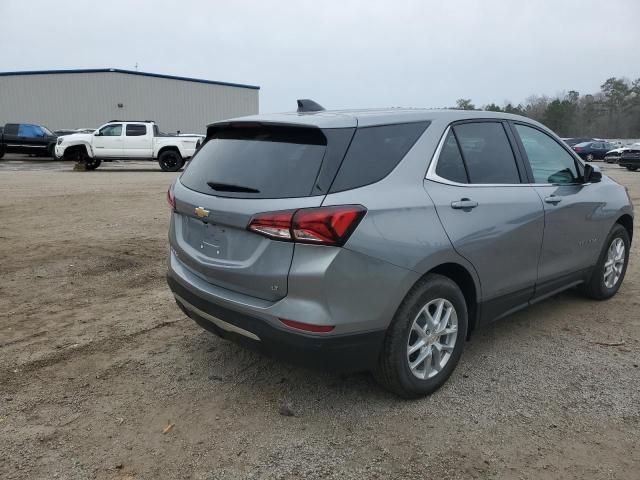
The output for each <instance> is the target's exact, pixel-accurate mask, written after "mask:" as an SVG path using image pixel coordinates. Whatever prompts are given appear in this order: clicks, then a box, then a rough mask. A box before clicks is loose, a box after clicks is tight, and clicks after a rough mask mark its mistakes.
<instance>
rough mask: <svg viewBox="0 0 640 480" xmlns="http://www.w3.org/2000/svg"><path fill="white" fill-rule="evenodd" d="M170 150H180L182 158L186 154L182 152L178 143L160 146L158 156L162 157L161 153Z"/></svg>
mask: <svg viewBox="0 0 640 480" xmlns="http://www.w3.org/2000/svg"><path fill="white" fill-rule="evenodd" d="M168 151H174V152H178V154H179V155H180V156H181V157H182V158H184V155H183V154H182V151H181V150H180V147H179V146H177V145H166V146H164V147H162V148H160V150H158V155H157V158H160V155H162V154H163V153H164V152H168Z"/></svg>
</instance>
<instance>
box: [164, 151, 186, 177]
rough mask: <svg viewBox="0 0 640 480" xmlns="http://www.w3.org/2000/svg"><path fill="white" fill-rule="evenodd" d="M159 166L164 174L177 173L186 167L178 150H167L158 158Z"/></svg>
mask: <svg viewBox="0 0 640 480" xmlns="http://www.w3.org/2000/svg"><path fill="white" fill-rule="evenodd" d="M158 165H160V168H161V169H162V170H163V171H164V172H177V171H178V170H180V169H181V168H182V166H183V165H184V160H183V159H182V155H180V152H178V151H177V150H165V151H164V152H162V153H161V154H160V156H158Z"/></svg>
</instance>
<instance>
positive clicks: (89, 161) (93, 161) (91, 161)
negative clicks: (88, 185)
mask: <svg viewBox="0 0 640 480" xmlns="http://www.w3.org/2000/svg"><path fill="white" fill-rule="evenodd" d="M101 163H102V160H100V159H99V158H89V157H85V159H84V168H85V170H95V169H96V168H98V167H99V166H100V164H101Z"/></svg>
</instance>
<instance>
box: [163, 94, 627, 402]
mask: <svg viewBox="0 0 640 480" xmlns="http://www.w3.org/2000/svg"><path fill="white" fill-rule="evenodd" d="M301 105H302V108H301V109H300V110H301V111H300V113H298V114H295V113H293V114H292V113H289V114H272V115H257V116H252V117H245V118H240V119H236V120H231V121H226V122H220V123H214V124H212V125H210V126H209V128H208V131H207V137H206V140H205V143H204V144H203V145H202V147H201V148H200V150H199V151H198V153H197V154H196V155H195V156H194V158H193V159H192V161H191V162H190V164H189V165H188V166H187V168H186V169H185V171H184V172H183V173H182V175H181V176H180V177H179V178H178V179H177V180H176V181H175V182H174V183H173V185H172V186H171V187H170V189H169V191H168V192H167V199H168V203H169V205H170V208H171V223H170V228H169V243H170V252H169V268H168V275H167V280H168V284H169V287H170V288H171V290H172V291H173V294H174V296H175V299H176V302H177V304H178V306H179V307H180V308H181V309H182V310H183V312H184V313H185V314H186V315H188V316H189V317H191V318H192V319H193V320H195V321H196V322H197V323H198V324H199V325H201V326H202V327H204V328H205V329H207V330H209V331H212V332H214V333H216V334H218V335H220V336H222V337H224V338H229V339H232V340H234V341H238V342H240V343H242V344H244V345H247V346H249V347H251V348H256V349H259V350H261V351H263V352H266V353H268V354H270V355H273V356H276V357H279V358H284V359H288V360H293V361H295V362H297V363H302V364H305V365H310V366H316V367H321V368H334V369H338V370H350V371H357V370H371V371H373V372H374V374H375V376H376V378H377V379H378V380H379V381H380V382H381V384H382V385H384V386H385V387H386V388H388V389H389V390H391V391H393V392H395V393H397V394H399V395H401V396H404V397H415V396H420V395H424V394H428V393H431V392H433V391H434V390H436V389H437V388H439V387H440V386H441V385H442V384H443V383H444V382H445V381H446V379H447V378H448V377H449V375H451V373H452V372H453V370H454V368H455V366H456V364H457V363H458V360H459V358H460V355H461V354H462V350H463V345H464V343H465V339H466V338H467V336H468V335H469V333H470V332H471V331H473V330H474V329H475V328H476V327H478V326H479V325H482V324H485V323H487V322H490V321H493V320H496V319H498V318H502V317H505V316H507V315H509V314H511V313H512V312H515V311H517V310H519V309H521V308H525V307H527V306H528V305H530V304H533V303H536V302H538V301H540V300H543V299H544V298H547V297H549V296H551V295H553V294H555V293H558V292H560V291H562V290H565V289H567V288H570V287H573V286H576V285H580V286H581V287H582V288H583V290H584V292H585V293H586V295H587V296H589V297H591V298H595V299H598V300H605V299H608V298H610V297H612V296H613V295H615V293H616V292H617V291H618V289H619V288H620V285H621V283H622V280H623V278H624V275H625V271H626V268H627V262H628V258H629V247H630V243H631V237H632V233H633V210H632V204H631V200H630V199H629V196H628V194H627V192H626V190H625V188H624V187H623V186H621V185H619V184H617V183H616V182H614V181H613V180H610V179H609V178H607V177H606V176H604V175H602V174H601V173H600V171H599V169H598V168H597V167H595V166H592V165H590V164H585V163H584V162H583V161H582V160H580V159H579V158H578V157H577V156H576V155H575V154H574V153H573V152H572V151H571V149H570V148H569V147H567V146H566V145H565V144H564V143H563V142H562V141H561V140H560V139H559V138H558V137H557V136H556V135H554V134H553V133H552V132H551V131H550V130H549V129H547V128H546V127H544V126H543V125H541V124H539V123H537V122H535V121H533V120H530V119H528V118H525V117H521V116H516V115H509V114H504V113H495V112H481V111H462V110H455V111H446V110H435V111H433V110H399V109H389V110H372V111H341V112H339V114H336V113H335V112H323V111H320V110H318V109H317V108H313V111H314V112H315V113H314V114H313V115H309V114H308V113H307V112H308V110H309V108H308V107H305V103H304V102H302V103H301ZM425 172H426V174H425ZM551 354H553V352H550V355H551ZM532 368H536V367H535V366H532Z"/></svg>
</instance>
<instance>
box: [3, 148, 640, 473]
mask: <svg viewBox="0 0 640 480" xmlns="http://www.w3.org/2000/svg"><path fill="white" fill-rule="evenodd" d="M71 167H72V165H71V164H69V163H64V162H38V161H33V160H25V161H15V160H8V159H6V158H5V159H3V160H0V478H3V479H7V480H8V479H27V478H28V479H51V478H59V479H65V478H74V479H75V478H98V479H125V478H126V479H143V478H144V479H155V478H171V479H174V478H176V479H177V478H187V479H221V478H261V479H262V478H264V479H298V478H334V479H342V478H356V479H364V478H403V479H414V478H415V479H423V478H508V479H511V478H516V479H517V478H543V479H558V478H576V479H577V478H595V479H634V480H637V479H638V478H640V473H639V472H640V368H639V367H638V364H639V363H640V313H639V312H640V295H639V293H640V255H639V253H638V252H639V251H640V249H639V248H638V245H634V248H633V250H632V258H631V263H630V266H629V270H628V272H627V277H626V280H625V282H624V285H623V286H622V289H621V290H620V292H619V294H618V295H617V296H616V297H615V298H613V299H612V300H610V301H608V302H594V301H588V300H585V299H584V298H582V297H580V295H579V294H578V293H577V292H574V291H570V292H567V293H564V294H561V295H559V296H557V297H555V298H552V299H550V300H549V301H546V302H543V303H541V304H539V305H537V306H535V307H532V308H530V309H528V310H527V311H523V312H520V313H518V314H516V315H513V316H511V317H510V318H508V319H505V320H503V321H500V322H497V323H495V324H493V325H491V326H489V327H487V328H485V329H483V330H481V331H479V332H477V334H476V335H475V336H474V337H473V338H472V339H471V341H470V342H468V343H467V344H466V346H465V353H464V355H463V357H462V360H461V362H460V364H459V366H458V368H457V370H456V371H455V372H454V374H453V376H452V377H451V379H450V380H449V381H448V382H447V383H446V385H445V386H444V387H443V388H442V389H441V390H440V391H438V392H437V393H435V394H434V395H432V396H431V397H429V398H425V399H422V400H417V401H403V400H399V399H398V398H396V397H394V396H393V395H391V394H388V393H386V392H385V391H383V390H382V389H380V388H379V387H378V386H377V385H376V383H375V382H374V381H373V379H372V378H371V377H370V376H369V375H366V374H359V375H350V376H335V375H330V374H326V373H317V372H313V371H307V370H304V369H300V368H296V367H292V366H289V365H287V364H284V363H280V362H277V361H274V360H271V359H269V358H265V357H263V356H260V355H258V354H255V353H252V352H248V351H245V350H243V349H242V348H240V347H237V346H235V345H233V344H231V343H228V342H226V341H224V340H221V339H218V338H216V337H215V336H213V335H211V334H209V333H207V332H205V331H203V330H202V329H200V328H199V327H198V326H196V325H195V324H194V323H193V322H192V321H191V320H189V319H188V318H186V317H185V316H184V315H183V314H182V313H181V312H180V310H179V309H178V308H177V307H176V305H175V303H174V302H173V300H172V296H171V294H170V293H169V290H168V288H167V287H166V284H165V280H164V274H165V271H166V266H165V262H166V256H167V223H168V217H169V210H168V208H167V205H166V202H165V193H166V189H167V186H168V185H169V184H170V183H171V181H172V180H173V178H174V177H175V176H176V174H171V173H163V172H161V171H159V169H158V167H157V165H156V164H154V163H144V162H138V163H122V164H112V165H107V166H106V168H104V167H100V169H98V170H96V171H95V172H72V171H71ZM603 168H604V169H605V173H607V174H609V175H611V176H612V177H613V178H615V179H616V180H617V181H619V182H621V183H623V184H625V185H626V186H628V188H629V189H630V191H631V195H632V197H633V199H634V202H635V205H636V208H638V206H640V172H638V173H632V172H627V171H626V170H623V169H620V168H618V167H617V166H610V167H609V166H608V167H603ZM639 224H640V222H638V221H637V222H636V225H639ZM635 237H636V239H640V230H639V228H638V226H636V230H635ZM637 242H638V240H636V243H637ZM596 342H603V343H613V344H617V343H621V345H617V346H605V345H599V344H598V343H596ZM622 342H624V343H622ZM283 406H286V407H287V408H288V409H290V411H291V412H290V413H293V416H286V415H282V414H281V413H282V412H283Z"/></svg>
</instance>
